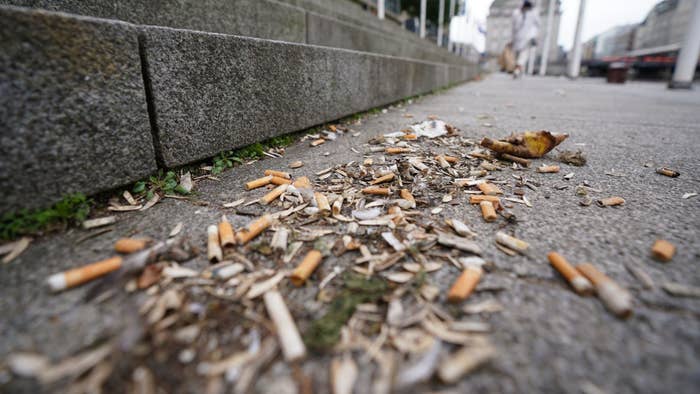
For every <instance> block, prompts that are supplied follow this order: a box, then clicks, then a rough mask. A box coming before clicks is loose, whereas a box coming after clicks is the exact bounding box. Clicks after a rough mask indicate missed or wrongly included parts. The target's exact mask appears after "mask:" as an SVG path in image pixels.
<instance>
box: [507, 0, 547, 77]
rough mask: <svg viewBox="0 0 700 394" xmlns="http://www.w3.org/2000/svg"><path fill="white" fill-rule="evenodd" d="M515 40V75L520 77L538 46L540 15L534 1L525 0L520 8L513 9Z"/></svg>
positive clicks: (513, 47)
mask: <svg viewBox="0 0 700 394" xmlns="http://www.w3.org/2000/svg"><path fill="white" fill-rule="evenodd" d="M511 20H512V23H513V40H512V41H511V48H512V50H513V52H515V59H516V65H515V70H514V71H513V77H514V78H518V77H519V76H520V75H521V74H522V73H523V72H524V70H525V67H526V66H527V64H528V58H529V57H530V56H533V60H534V56H535V51H534V50H532V49H534V48H533V47H536V46H537V35H538V33H539V30H540V16H539V13H538V12H537V10H536V9H535V8H534V7H533V5H532V2H530V1H527V0H526V1H524V2H523V5H522V6H521V7H520V8H517V9H516V10H515V11H513V17H512V18H511Z"/></svg>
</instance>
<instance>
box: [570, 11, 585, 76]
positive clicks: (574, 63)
mask: <svg viewBox="0 0 700 394" xmlns="http://www.w3.org/2000/svg"><path fill="white" fill-rule="evenodd" d="M580 1H581V3H580V4H579V7H578V20H577V21H576V35H575V36H574V46H573V47H572V48H571V51H570V52H569V53H570V54H571V58H570V59H569V70H568V74H569V77H570V78H578V75H579V73H580V72H581V50H582V48H581V30H582V28H583V17H584V13H585V11H586V0H580Z"/></svg>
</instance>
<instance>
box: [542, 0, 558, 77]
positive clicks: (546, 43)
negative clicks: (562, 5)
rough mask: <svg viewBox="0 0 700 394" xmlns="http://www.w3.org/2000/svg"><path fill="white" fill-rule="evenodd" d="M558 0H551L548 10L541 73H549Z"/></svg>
mask: <svg viewBox="0 0 700 394" xmlns="http://www.w3.org/2000/svg"><path fill="white" fill-rule="evenodd" d="M557 1H558V0H549V9H548V10H547V30H546V32H545V35H544V47H543V48H542V60H541V61H540V75H543V76H544V75H547V62H548V61H549V46H550V45H551V43H552V25H553V24H554V9H555V8H556V7H557Z"/></svg>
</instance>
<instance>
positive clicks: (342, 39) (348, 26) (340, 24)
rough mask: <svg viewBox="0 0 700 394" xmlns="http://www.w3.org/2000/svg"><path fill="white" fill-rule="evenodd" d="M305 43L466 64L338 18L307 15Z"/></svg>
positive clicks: (457, 58) (434, 48) (433, 49)
mask: <svg viewBox="0 0 700 394" xmlns="http://www.w3.org/2000/svg"><path fill="white" fill-rule="evenodd" d="M306 28H307V36H306V42H307V44H313V45H321V46H327V47H332V48H344V49H352V50H355V51H361V52H372V53H379V54H383V55H390V56H399V57H405V58H410V59H419V60H425V61H429V62H439V63H451V64H461V65H464V64H466V60H465V59H462V58H459V57H457V56H452V55H450V54H449V53H448V52H446V51H441V50H439V49H438V48H437V47H434V46H432V45H429V44H428V43H426V42H423V43H416V42H413V41H411V40H407V39H404V38H397V37H394V36H392V35H390V34H386V33H383V32H380V31H377V30H371V29H367V28H364V27H360V26H357V25H356V24H353V23H349V22H344V21H341V20H339V19H334V18H331V17H327V16H323V15H320V14H315V13H312V12H309V13H308V14H307V19H306Z"/></svg>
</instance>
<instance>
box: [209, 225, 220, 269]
mask: <svg viewBox="0 0 700 394" xmlns="http://www.w3.org/2000/svg"><path fill="white" fill-rule="evenodd" d="M207 258H208V259H209V261H221V260H223V259H224V258H223V252H222V251H221V245H220V244H219V228H218V227H217V226H214V225H211V226H209V227H207Z"/></svg>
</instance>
